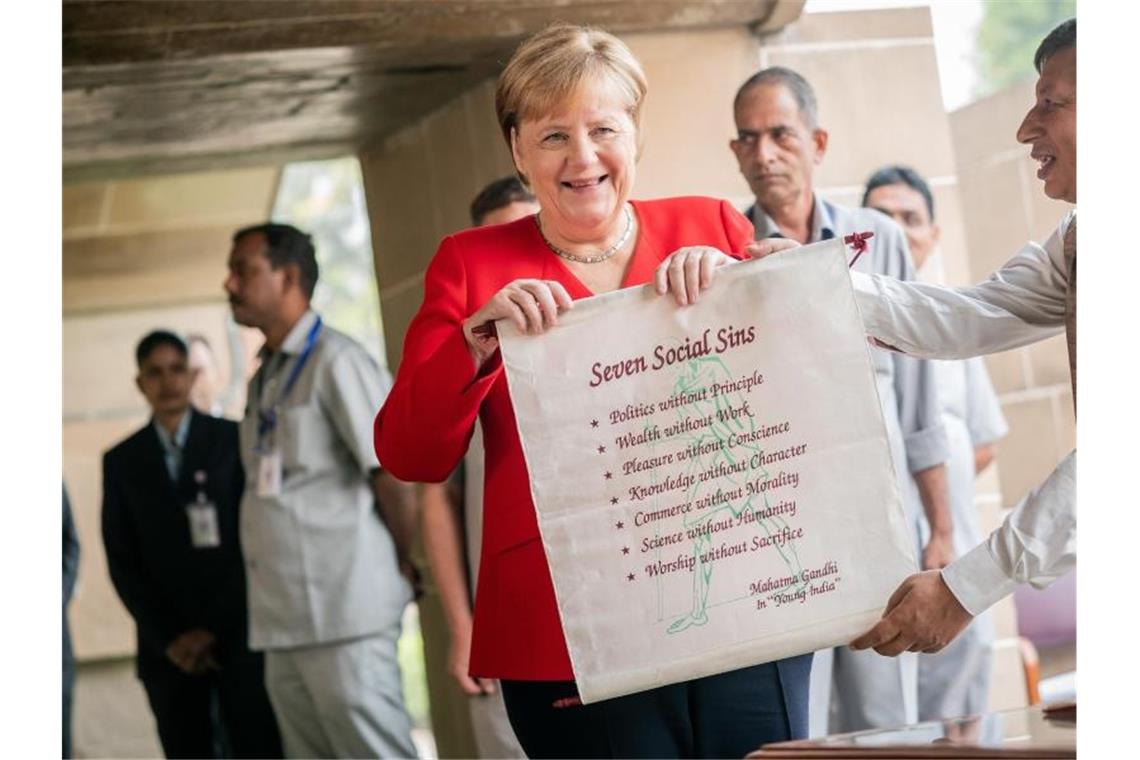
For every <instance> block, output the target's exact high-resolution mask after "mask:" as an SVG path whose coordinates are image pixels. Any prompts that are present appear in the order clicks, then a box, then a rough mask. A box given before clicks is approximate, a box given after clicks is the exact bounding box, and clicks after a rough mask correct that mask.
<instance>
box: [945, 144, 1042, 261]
mask: <svg viewBox="0 0 1140 760" xmlns="http://www.w3.org/2000/svg"><path fill="white" fill-rule="evenodd" d="M958 184H959V188H960V189H961V198H962V209H963V214H964V215H965V218H966V219H967V220H968V221H969V225H968V227H967V230H966V234H967V243H968V245H969V257H970V270H971V271H974V272H984V273H986V275H988V274H989V273H990V272H993V271H994V270H995V269H998V268H999V267H1000V266H1001V265H1002V264H1004V263H1005V262H1006V261H1008V260H1009V258H1010V257H1011V256H1013V254H1014V253H1016V252H1017V250H1018V249H1019V248H1021V246H1022V245H1024V243H1025V241H1026V240H1028V239H1029V230H1028V227H1027V225H1026V217H1025V211H1024V208H1023V205H1022V198H1023V193H1022V183H1021V178H1020V176H1019V173H1018V170H1017V167H1016V165H1014V164H1013V163H1011V162H1001V163H998V164H994V165H991V166H987V167H980V168H970V169H966V168H964V169H962V171H961V172H960V173H959V174H958ZM986 275H982V276H986Z"/></svg>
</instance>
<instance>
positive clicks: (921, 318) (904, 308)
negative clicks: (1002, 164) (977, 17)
mask: <svg viewBox="0 0 1140 760" xmlns="http://www.w3.org/2000/svg"><path fill="white" fill-rule="evenodd" d="M1034 63H1035V65H1036V67H1037V70H1038V72H1039V74H1040V77H1039V78H1038V81H1037V102H1036V103H1035V104H1034V106H1033V107H1032V108H1031V109H1030V110H1029V113H1028V114H1026V116H1025V119H1024V121H1023V122H1022V124H1021V127H1020V128H1019V129H1018V131H1017V140H1018V142H1021V143H1024V144H1028V145H1032V151H1031V152H1030V156H1031V157H1032V158H1034V159H1035V160H1037V161H1038V162H1039V163H1040V168H1039V170H1038V172H1037V177H1038V179H1041V180H1043V181H1044V184H1045V194H1046V195H1048V196H1049V197H1050V198H1055V199H1061V200H1065V201H1068V202H1070V203H1073V204H1075V203H1076V201H1077V22H1076V19H1070V20H1068V21H1066V22H1064V23H1062V24H1061V25H1059V26H1058V27H1057V28H1056V29H1054V30H1053V31H1052V32H1050V33H1049V36H1047V37H1046V38H1045V40H1044V41H1042V43H1041V45H1040V47H1038V49H1037V53H1036V55H1035V56H1034ZM787 247H790V246H789V244H788V243H787V242H786V241H775V242H774V241H770V240H766V241H758V242H757V243H754V244H753V245H752V247H751V249H752V252H753V255H754V256H757V257H759V256H765V255H768V254H770V253H774V252H776V251H778V250H783V249H785V248H787ZM1076 266H1077V265H1076V214H1075V212H1070V213H1069V214H1067V215H1066V217H1065V218H1064V219H1062V220H1061V222H1060V224H1059V225H1058V226H1057V229H1056V230H1055V231H1054V232H1053V234H1052V235H1051V236H1050V237H1049V239H1048V240H1047V241H1046V242H1045V244H1044V246H1041V245H1038V244H1037V243H1027V244H1026V245H1025V246H1024V247H1023V248H1022V249H1021V250H1020V251H1018V252H1017V254H1016V255H1015V256H1014V257H1013V258H1012V259H1010V260H1009V261H1008V262H1007V263H1006V264H1005V266H1003V267H1002V268H1001V269H1000V270H998V271H997V272H995V273H994V274H993V275H991V276H990V278H989V279H988V280H986V281H985V282H983V283H980V284H978V285H975V286H973V287H966V288H946V287H939V286H937V285H929V284H924V283H910V282H908V283H903V282H898V281H895V280H891V279H889V278H884V277H876V276H868V275H863V274H859V273H853V274H852V283H853V284H854V286H855V295H856V300H857V301H858V303H859V310H860V312H861V313H862V315H863V321H864V324H865V326H866V328H867V333H868V335H869V336H870V337H871V338H872V339H874V341H875V342H876V343H878V344H879V345H883V346H888V347H891V348H894V349H896V350H900V351H903V352H906V353H908V354H913V355H915V356H922V357H926V358H939V359H964V358H968V357H970V356H977V355H980V354H986V353H992V352H996V351H1004V350H1006V349H1010V348H1017V347H1019V346H1024V345H1028V344H1030V343H1034V342H1036V341H1039V340H1044V339H1045V338H1048V337H1051V336H1053V335H1056V334H1058V333H1059V332H1061V331H1062V330H1064V331H1065V332H1066V334H1067V337H1068V343H1069V370H1070V374H1071V377H1072V384H1073V402H1074V406H1075V404H1076V376H1077V372H1076V370H1077V355H1076V300H1077V298H1076V295H1077V281H1076ZM1076 534H1077V517H1076V451H1073V452H1071V453H1070V454H1069V455H1068V456H1067V457H1065V458H1064V459H1063V460H1061V463H1060V464H1059V465H1058V466H1057V468H1056V469H1055V470H1054V471H1053V473H1052V474H1051V475H1050V476H1049V477H1048V478H1047V479H1046V480H1045V482H1044V483H1042V484H1041V485H1040V486H1039V487H1038V488H1036V489H1034V490H1033V491H1031V492H1030V493H1029V494H1028V495H1027V496H1026V497H1025V498H1024V499H1023V500H1022V501H1021V502H1020V503H1019V504H1018V505H1017V507H1016V508H1015V509H1014V510H1013V512H1012V513H1011V514H1010V515H1009V516H1008V517H1007V518H1006V520H1005V522H1004V523H1003V524H1002V526H1001V527H1000V528H998V529H997V530H995V531H994V532H993V533H991V534H990V536H989V538H988V539H987V540H986V541H984V542H983V543H981V544H979V545H978V546H976V547H975V548H974V549H972V550H971V551H970V552H968V553H967V554H966V555H965V556H963V557H960V558H959V559H957V560H955V561H954V562H953V563H951V564H950V565H949V566H947V567H945V568H943V569H942V570H940V571H939V570H931V571H927V572H923V573H918V574H916V575H912V576H911V577H909V578H907V579H906V580H905V581H903V583H902V584H901V585H900V586H899V588H898V589H897V590H896V591H895V593H894V594H892V595H891V598H890V599H889V600H888V601H887V606H886V610H885V611H884V613H883V618H882V619H881V620H880V621H879V622H878V623H876V624H875V626H873V627H872V628H871V629H870V630H868V631H867V632H866V633H864V634H863V635H861V636H859V637H858V638H856V639H855V640H854V641H852V642H851V646H852V647H854V648H856V649H866V648H874V649H875V651H877V652H879V653H880V654H884V655H890V656H893V655H897V654H900V653H902V652H905V651H911V652H937V651H939V650H941V649H942V648H943V647H945V646H946V645H947V644H949V643H950V642H951V641H952V640H953V639H954V638H955V637H956V636H957V635H958V634H959V633H961V631H962V630H963V629H964V628H965V627H966V625H967V624H969V622H970V620H971V619H972V618H973V617H974V616H975V615H977V614H979V613H981V612H982V611H983V610H985V609H987V608H988V607H990V606H991V605H993V604H994V603H995V602H996V601H998V600H999V599H1001V598H1003V597H1005V596H1006V595H1008V594H1010V593H1011V592H1012V591H1013V589H1014V588H1015V587H1016V586H1017V585H1018V584H1020V583H1026V582H1028V583H1031V584H1033V585H1034V586H1037V587H1042V586H1046V585H1048V584H1049V583H1051V582H1052V581H1053V580H1055V579H1057V578H1058V577H1060V576H1062V575H1064V574H1065V573H1067V572H1069V571H1070V570H1072V569H1073V568H1074V567H1075V566H1076V560H1077V549H1076Z"/></svg>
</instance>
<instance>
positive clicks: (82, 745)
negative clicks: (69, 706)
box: [72, 660, 162, 757]
mask: <svg viewBox="0 0 1140 760" xmlns="http://www.w3.org/2000/svg"><path fill="white" fill-rule="evenodd" d="M73 710H74V714H75V717H74V726H73V732H74V733H73V734H72V737H73V738H72V742H73V744H74V755H75V757H162V746H161V745H160V744H159V741H158V729H157V727H156V726H155V723H154V716H152V715H151V712H150V705H149V704H148V703H147V699H146V692H145V691H143V687H142V684H141V683H140V682H139V680H138V679H137V678H136V677H135V670H134V660H116V661H114V662H106V663H91V664H88V665H81V666H80V667H79V669H78V672H77V673H76V675H75V705H74V708H73Z"/></svg>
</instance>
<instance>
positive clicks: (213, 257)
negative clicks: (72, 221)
mask: <svg viewBox="0 0 1140 760" xmlns="http://www.w3.org/2000/svg"><path fill="white" fill-rule="evenodd" d="M235 229H236V228H235V227H233V226H223V227H195V228H188V229H175V230H165V231H162V232H141V233H137V234H126V235H100V236H94V237H81V238H72V239H70V240H66V241H64V244H63V276H64V278H65V279H66V278H68V277H92V276H97V275H108V276H117V275H121V274H124V273H129V272H136V271H148V270H163V269H170V268H173V267H179V266H185V265H186V264H187V263H189V262H201V263H205V264H208V265H210V266H212V267H213V268H214V269H215V270H216V271H217V274H218V282H219V285H218V292H219V293H220V292H221V284H220V283H221V281H222V278H223V277H225V273H226V257H227V256H228V255H229V251H230V238H231V236H232V235H233V232H234V230H235Z"/></svg>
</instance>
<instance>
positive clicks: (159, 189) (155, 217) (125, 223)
mask: <svg viewBox="0 0 1140 760" xmlns="http://www.w3.org/2000/svg"><path fill="white" fill-rule="evenodd" d="M278 174H279V170H278V169H276V168H256V169H241V170H236V171H221V172H209V173H202V174H179V175H171V176H163V177H147V178H143V179H133V180H125V181H122V182H115V183H113V184H112V193H113V194H112V196H111V204H110V209H109V213H108V217H107V224H108V225H109V226H110V227H111V228H112V229H114V228H116V227H127V228H130V229H139V228H142V229H162V228H167V227H189V226H214V225H227V224H232V225H234V226H240V225H245V224H256V223H257V222H262V221H265V219H266V217H268V216H269V211H270V209H271V208H272V203H273V197H274V194H275V193H276V191H277V178H278Z"/></svg>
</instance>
